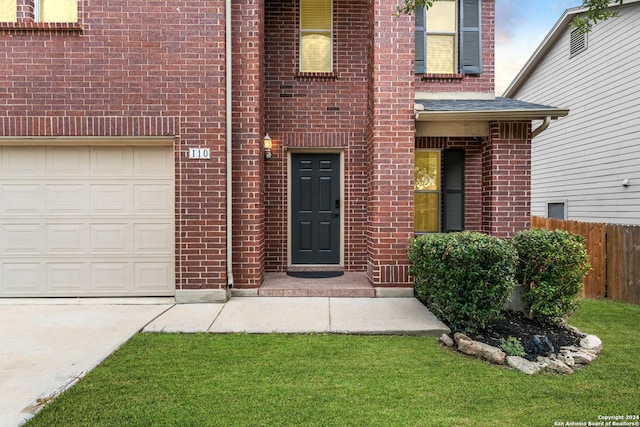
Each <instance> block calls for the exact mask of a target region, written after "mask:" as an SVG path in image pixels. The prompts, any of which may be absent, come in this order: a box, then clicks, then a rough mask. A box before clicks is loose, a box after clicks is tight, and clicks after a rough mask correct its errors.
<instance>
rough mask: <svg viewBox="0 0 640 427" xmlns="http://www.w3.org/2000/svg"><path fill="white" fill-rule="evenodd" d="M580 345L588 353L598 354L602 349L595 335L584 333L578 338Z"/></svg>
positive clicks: (600, 342)
mask: <svg viewBox="0 0 640 427" xmlns="http://www.w3.org/2000/svg"><path fill="white" fill-rule="evenodd" d="M580 347H582V348H583V349H585V350H587V351H588V352H590V353H595V354H600V352H601V351H602V341H601V340H600V338H598V337H597V336H595V335H586V336H585V337H584V338H582V339H581V340H580Z"/></svg>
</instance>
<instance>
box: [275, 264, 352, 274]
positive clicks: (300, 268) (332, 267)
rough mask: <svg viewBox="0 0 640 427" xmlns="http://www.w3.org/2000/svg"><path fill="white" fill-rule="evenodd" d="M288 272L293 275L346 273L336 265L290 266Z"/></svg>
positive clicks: (341, 267)
mask: <svg viewBox="0 0 640 427" xmlns="http://www.w3.org/2000/svg"><path fill="white" fill-rule="evenodd" d="M287 271H288V272H292V273H306V272H311V271H344V267H343V266H341V265H335V264H323V265H320V264H305V265H302V264H296V265H290V266H288V267H287Z"/></svg>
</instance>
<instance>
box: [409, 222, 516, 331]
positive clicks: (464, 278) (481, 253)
mask: <svg viewBox="0 0 640 427" xmlns="http://www.w3.org/2000/svg"><path fill="white" fill-rule="evenodd" d="M408 256H409V261H410V263H411V270H410V272H411V274H412V275H413V277H414V279H415V293H416V297H417V298H418V299H420V300H421V301H422V302H423V303H424V304H425V305H426V306H427V307H428V308H429V309H430V310H431V311H432V312H433V313H434V314H435V315H436V316H437V317H439V318H440V319H441V320H442V321H443V322H445V323H447V325H448V326H449V327H450V328H451V329H453V330H463V331H467V332H473V331H475V330H477V329H479V328H483V327H484V326H486V324H487V322H489V321H490V320H493V319H495V318H498V317H499V316H500V312H501V310H502V307H503V306H504V304H505V302H506V301H507V299H508V298H509V296H510V293H511V290H512V289H513V286H514V285H515V282H514V274H515V266H516V261H517V259H516V252H515V250H514V248H513V247H512V246H511V244H510V243H509V242H505V241H502V240H499V239H497V238H495V237H491V236H487V235H484V234H481V233H474V232H461V233H449V234H426V235H422V236H419V237H416V238H414V239H412V240H411V241H410V244H409V248H408Z"/></svg>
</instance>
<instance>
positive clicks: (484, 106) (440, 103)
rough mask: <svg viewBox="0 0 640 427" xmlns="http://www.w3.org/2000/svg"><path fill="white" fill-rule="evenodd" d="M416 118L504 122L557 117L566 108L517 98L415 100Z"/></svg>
mask: <svg viewBox="0 0 640 427" xmlns="http://www.w3.org/2000/svg"><path fill="white" fill-rule="evenodd" d="M414 110H415V118H416V121H419V122H443V121H446V122H452V121H486V122H489V121H504V120H521V121H528V120H544V119H547V118H550V119H553V120H555V119H557V118H558V117H564V116H566V115H568V114H569V110H567V109H563V108H556V107H551V106H548V105H542V104H534V103H531V102H524V101H519V100H517V99H511V98H503V97H496V98H494V99H416V101H415V107H414Z"/></svg>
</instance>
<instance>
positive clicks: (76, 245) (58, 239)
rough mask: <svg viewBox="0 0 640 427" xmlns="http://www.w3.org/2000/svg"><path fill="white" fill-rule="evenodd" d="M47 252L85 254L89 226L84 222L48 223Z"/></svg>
mask: <svg viewBox="0 0 640 427" xmlns="http://www.w3.org/2000/svg"><path fill="white" fill-rule="evenodd" d="M45 228H46V230H47V239H46V247H45V252H65V253H79V254H85V253H86V252H87V245H86V237H85V236H86V235H87V227H86V226H85V225H84V224H47V225H46V226H45Z"/></svg>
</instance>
